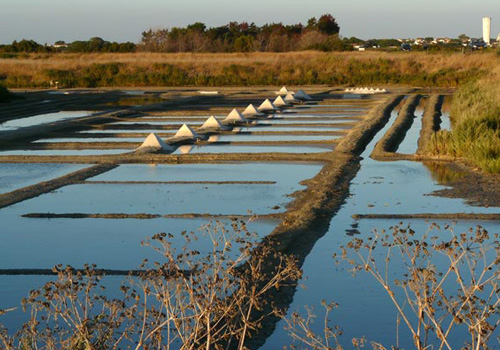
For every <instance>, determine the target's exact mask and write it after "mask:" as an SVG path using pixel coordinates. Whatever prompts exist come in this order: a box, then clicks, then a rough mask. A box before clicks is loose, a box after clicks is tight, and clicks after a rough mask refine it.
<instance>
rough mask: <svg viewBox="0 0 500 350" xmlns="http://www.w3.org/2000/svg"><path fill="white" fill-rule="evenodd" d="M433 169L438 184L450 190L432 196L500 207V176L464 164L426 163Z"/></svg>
mask: <svg viewBox="0 0 500 350" xmlns="http://www.w3.org/2000/svg"><path fill="white" fill-rule="evenodd" d="M426 166H428V167H430V168H433V170H434V172H435V174H437V175H436V177H437V178H436V180H437V181H438V182H441V183H444V184H445V185H446V186H447V187H448V188H445V189H442V190H439V191H435V192H433V193H432V194H433V195H435V196H439V197H445V198H464V199H465V200H466V202H467V203H469V204H470V205H477V206H482V207H499V206H500V175H498V174H485V173H482V172H479V171H478V170H477V169H474V168H472V167H471V166H470V165H468V164H466V163H462V162H458V161H455V162H436V163H426Z"/></svg>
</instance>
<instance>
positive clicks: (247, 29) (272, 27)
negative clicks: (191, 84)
mask: <svg viewBox="0 0 500 350" xmlns="http://www.w3.org/2000/svg"><path fill="white" fill-rule="evenodd" d="M339 32H340V26H339V25H338V23H337V21H336V20H335V18H334V17H333V16H332V15H331V14H324V15H322V16H321V17H319V18H318V19H316V18H315V17H312V18H310V19H309V20H308V21H307V24H306V25H303V24H302V23H298V24H291V25H284V24H283V23H270V24H264V25H263V26H257V25H256V24H255V23H247V22H242V23H238V22H230V23H229V24H226V25H223V26H220V27H212V28H207V26H206V25H205V24H204V23H201V22H196V23H193V24H190V25H188V26H187V27H185V28H179V27H173V28H170V29H166V28H165V29H157V30H152V29H150V30H148V31H145V32H143V33H142V40H141V43H140V44H139V47H138V48H139V49H141V50H144V51H152V52H256V51H264V52H266V51H267V52H286V51H298V50H322V51H343V50H347V49H349V48H350V45H348V43H346V41H345V40H342V39H340V38H339Z"/></svg>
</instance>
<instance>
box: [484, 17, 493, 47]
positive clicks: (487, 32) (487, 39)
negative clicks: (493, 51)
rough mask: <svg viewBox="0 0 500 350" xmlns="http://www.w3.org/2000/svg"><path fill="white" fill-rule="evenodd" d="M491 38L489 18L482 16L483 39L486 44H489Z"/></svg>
mask: <svg viewBox="0 0 500 350" xmlns="http://www.w3.org/2000/svg"><path fill="white" fill-rule="evenodd" d="M490 38H491V18H490V17H483V41H484V42H485V43H486V45H489V44H490Z"/></svg>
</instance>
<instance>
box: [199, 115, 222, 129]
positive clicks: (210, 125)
mask: <svg viewBox="0 0 500 350" xmlns="http://www.w3.org/2000/svg"><path fill="white" fill-rule="evenodd" d="M223 128H224V126H223V125H222V124H221V123H220V121H218V120H217V119H215V117H214V116H213V115H212V116H211V117H210V118H208V119H207V120H206V121H205V123H203V125H202V126H201V129H215V130H221V129H223Z"/></svg>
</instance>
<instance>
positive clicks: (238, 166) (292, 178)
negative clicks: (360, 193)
mask: <svg viewBox="0 0 500 350" xmlns="http://www.w3.org/2000/svg"><path fill="white" fill-rule="evenodd" d="M321 168H322V165H321V164H291V163H254V162H252V163H243V162H238V163H220V164H175V165H174V164H172V165H171V164H168V165H167V164H158V165H154V166H149V165H143V164H126V165H120V166H119V167H118V168H115V169H113V170H111V171H108V172H106V173H104V174H101V175H98V176H95V177H93V178H92V179H90V180H95V181H179V180H181V181H279V182H280V183H284V184H287V186H291V187H290V189H292V188H295V186H297V183H298V182H299V181H301V180H303V179H309V178H312V177H314V176H315V175H316V174H317V173H318V172H319V171H320V170H321Z"/></svg>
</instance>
